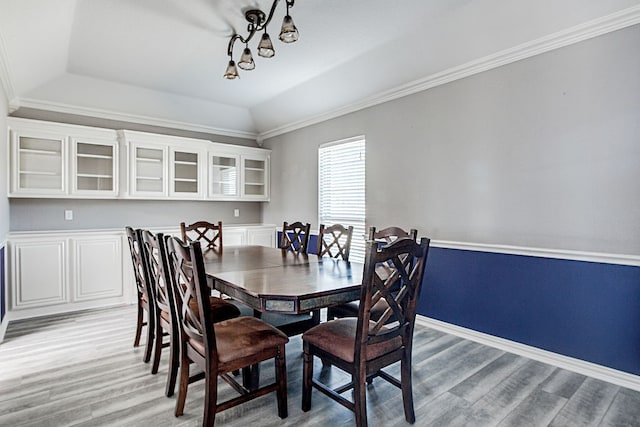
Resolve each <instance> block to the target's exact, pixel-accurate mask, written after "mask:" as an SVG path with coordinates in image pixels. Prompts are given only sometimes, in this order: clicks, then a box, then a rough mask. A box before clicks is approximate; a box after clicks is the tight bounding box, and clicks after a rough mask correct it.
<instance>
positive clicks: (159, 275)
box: [142, 230, 174, 318]
mask: <svg viewBox="0 0 640 427" xmlns="http://www.w3.org/2000/svg"><path fill="white" fill-rule="evenodd" d="M163 239H164V236H163V234H162V233H158V234H157V235H154V234H153V233H151V232H150V231H149V230H143V231H142V242H143V250H144V254H145V260H146V264H147V272H148V277H149V282H150V286H151V287H152V289H153V294H154V297H155V298H154V299H155V304H156V307H157V308H158V309H160V310H161V311H163V312H166V313H168V314H169V316H170V318H173V313H174V311H173V310H174V303H173V293H172V289H171V286H170V283H168V280H167V278H168V277H169V276H168V274H167V272H166V248H165V245H164V241H163Z"/></svg>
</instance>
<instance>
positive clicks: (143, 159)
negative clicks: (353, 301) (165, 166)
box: [136, 157, 162, 163]
mask: <svg viewBox="0 0 640 427" xmlns="http://www.w3.org/2000/svg"><path fill="white" fill-rule="evenodd" d="M136 160H137V161H138V162H143V163H162V159H152V158H148V157H138V158H137V159H136Z"/></svg>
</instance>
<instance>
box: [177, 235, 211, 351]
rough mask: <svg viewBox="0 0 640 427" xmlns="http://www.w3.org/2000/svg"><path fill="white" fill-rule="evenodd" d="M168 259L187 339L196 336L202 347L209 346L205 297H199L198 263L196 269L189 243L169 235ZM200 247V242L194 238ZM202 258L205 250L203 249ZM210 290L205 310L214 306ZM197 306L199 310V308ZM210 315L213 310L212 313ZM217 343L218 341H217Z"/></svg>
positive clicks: (183, 329) (183, 337)
mask: <svg viewBox="0 0 640 427" xmlns="http://www.w3.org/2000/svg"><path fill="white" fill-rule="evenodd" d="M166 240H167V260H168V264H169V269H170V271H171V282H172V286H173V289H174V294H175V296H176V312H177V313H178V321H179V323H180V330H181V333H182V334H183V336H182V339H183V340H185V341H190V340H194V341H196V342H198V343H200V345H201V346H202V347H204V346H205V340H206V330H205V328H204V327H203V325H204V324H206V323H203V319H202V316H201V313H202V310H203V308H202V307H200V305H201V304H200V302H201V297H199V294H198V291H197V283H196V274H197V271H196V269H197V268H198V265H197V264H198V263H196V266H195V269H194V263H193V253H192V251H191V250H190V247H189V245H187V244H185V243H184V242H183V241H181V240H180V239H178V238H176V237H169V236H167V239H166ZM192 244H197V245H198V246H199V247H200V243H199V242H197V241H196V242H193V243H192ZM200 258H202V252H200ZM208 301H209V299H208V294H207V296H206V298H205V300H204V302H205V303H204V304H203V305H204V306H205V307H204V310H210V305H209V304H208ZM196 307H197V310H196ZM209 316H210V314H209ZM214 345H215V344H214Z"/></svg>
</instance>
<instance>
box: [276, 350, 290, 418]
mask: <svg viewBox="0 0 640 427" xmlns="http://www.w3.org/2000/svg"><path fill="white" fill-rule="evenodd" d="M275 365H276V383H277V384H278V390H277V399H278V416H279V417H280V418H287V416H288V415H289V409H288V407H287V361H286V356H285V347H284V345H282V346H280V347H279V348H278V355H277V356H276V360H275Z"/></svg>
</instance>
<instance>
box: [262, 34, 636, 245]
mask: <svg viewBox="0 0 640 427" xmlns="http://www.w3.org/2000/svg"><path fill="white" fill-rule="evenodd" d="M639 46H640V25H635V26H633V27H629V28H627V29H624V30H620V31H616V32H614V33H610V34H607V35H604V36H600V37H597V38H594V39H591V40H587V41H584V42H581V43H578V44H575V45H572V46H568V47H564V48H561V49H558V50H555V51H552V52H548V53H545V54H542V55H538V56H536V57H532V58H528V59H526V60H522V61H519V62H516V63H513V64H510V65H506V66H503V67H500V68H497V69H494V70H491V71H487V72H484V73H481V74H477V75H474V76H471V77H468V78H465V79H462V80H458V81H455V82H452V83H449V84H446V85H443V86H439V87H436V88H433V89H430V90H427V91H424V92H421V93H418V94H415V95H411V96H407V97H404V98H401V99H398V100H395V101H391V102H387V103H385V104H381V105H378V106H375V107H371V108H368V109H366V110H362V111H358V112H355V113H351V114H348V115H346V116H343V117H339V118H336V119H333V120H330V121H326V122H323V123H320V124H317V125H313V126H310V127H307V128H304V129H300V130H297V131H294V132H291V133H288V134H285V135H281V136H278V137H274V138H271V139H269V140H267V141H266V143H265V146H267V147H268V148H271V149H272V150H273V152H272V171H273V172H272V196H271V203H269V204H266V205H265V207H264V217H263V219H264V221H265V222H270V223H271V222H273V223H279V222H281V221H282V219H283V218H284V219H290V220H292V219H300V220H306V221H310V222H313V223H314V225H316V226H317V211H318V208H317V174H318V172H317V148H318V146H319V145H320V144H322V143H325V142H329V141H334V140H339V139H342V138H346V137H350V136H354V135H365V137H366V141H367V178H366V179H367V192H366V197H367V223H368V224H370V225H376V226H380V227H382V226H388V225H392V224H393V225H399V226H403V227H406V228H409V227H417V228H418V229H419V230H420V232H421V233H422V234H427V235H429V236H430V237H432V238H435V239H443V240H456V241H464V242H477V243H493V244H505V245H519V246H530V247H542V248H554V249H570V250H582V251H595V252H608V253H622V254H633V255H638V254H640V55H638V47H639Z"/></svg>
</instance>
